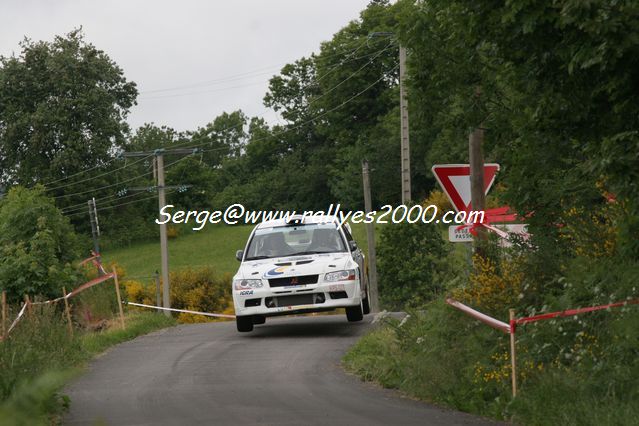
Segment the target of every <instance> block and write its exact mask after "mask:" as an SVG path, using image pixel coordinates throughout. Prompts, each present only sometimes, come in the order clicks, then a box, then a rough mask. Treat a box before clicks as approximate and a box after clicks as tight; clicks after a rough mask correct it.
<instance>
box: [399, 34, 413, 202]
mask: <svg viewBox="0 0 639 426" xmlns="http://www.w3.org/2000/svg"><path fill="white" fill-rule="evenodd" d="M399 109H400V114H401V138H402V139H401V154H402V155H401V160H402V165H401V167H402V204H406V203H408V202H409V201H410V200H411V199H412V195H411V180H410V141H409V137H408V98H407V97H406V48H405V47H403V46H400V47H399Z"/></svg>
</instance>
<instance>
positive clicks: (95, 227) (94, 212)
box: [87, 197, 103, 276]
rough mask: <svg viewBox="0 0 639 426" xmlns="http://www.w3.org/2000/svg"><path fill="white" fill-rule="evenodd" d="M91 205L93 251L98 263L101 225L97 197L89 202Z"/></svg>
mask: <svg viewBox="0 0 639 426" xmlns="http://www.w3.org/2000/svg"><path fill="white" fill-rule="evenodd" d="M87 204H88V205H89V220H90V221H91V236H92V237H93V251H94V252H95V254H96V255H97V256H98V259H97V260H98V262H101V261H102V259H101V256H100V242H99V237H100V225H99V223H98V209H97V208H96V206H95V197H94V198H92V199H90V200H89V201H87ZM98 275H100V276H101V275H103V274H102V270H101V269H100V268H98Z"/></svg>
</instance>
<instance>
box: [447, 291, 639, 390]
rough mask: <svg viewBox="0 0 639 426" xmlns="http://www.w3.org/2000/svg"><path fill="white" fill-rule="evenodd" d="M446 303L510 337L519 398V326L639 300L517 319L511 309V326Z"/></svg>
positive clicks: (451, 301) (453, 302)
mask: <svg viewBox="0 0 639 426" xmlns="http://www.w3.org/2000/svg"><path fill="white" fill-rule="evenodd" d="M446 303H447V304H449V305H450V306H452V307H454V308H457V309H459V310H460V311H462V312H464V313H466V314H467V315H469V316H471V317H473V318H475V319H477V320H479V321H481V322H483V323H484V324H487V325H489V326H491V327H492V328H495V329H497V330H500V331H503V332H504V333H507V334H509V335H510V363H511V382H512V393H513V397H514V396H517V368H516V361H515V360H516V354H515V333H516V332H517V325H524V324H528V323H532V322H537V321H543V320H548V319H552V318H560V317H572V316H575V315H579V314H584V313H587V312H594V311H600V310H603V309H610V308H619V307H622V306H626V305H639V299H633V300H626V301H624V302H615V303H609V304H607V305H598V306H589V307H586V308H577V309H567V310H565V311H557V312H549V313H546V314H540V315H534V316H531V317H522V318H516V317H515V310H514V309H510V310H509V315H510V321H509V324H506V323H505V322H503V321H499V320H498V319H495V318H493V317H490V316H488V315H486V314H483V313H481V312H479V311H477V310H475V309H473V308H471V307H469V306H466V305H464V304H463V303H461V302H458V301H457V300H455V299H451V298H447V299H446Z"/></svg>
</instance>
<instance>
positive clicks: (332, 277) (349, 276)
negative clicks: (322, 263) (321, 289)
mask: <svg viewBox="0 0 639 426" xmlns="http://www.w3.org/2000/svg"><path fill="white" fill-rule="evenodd" d="M354 279H355V269H347V270H345V271H336V272H329V273H328V274H326V275H324V281H328V282H332V281H352V280H354Z"/></svg>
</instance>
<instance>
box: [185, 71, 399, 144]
mask: <svg viewBox="0 0 639 426" xmlns="http://www.w3.org/2000/svg"><path fill="white" fill-rule="evenodd" d="M397 68H399V65H395V66H394V67H393V68H392V69H391V70H390V71H388V72H387V73H384V75H382V76H381V77H380V78H378V79H377V80H375V81H374V82H373V83H372V84H370V85H368V86H367V87H366V88H365V89H363V90H361V91H359V92H358V93H356V94H354V95H353V96H351V97H350V98H348V99H347V100H345V101H344V102H342V103H341V104H339V105H337V106H335V107H333V108H331V109H329V110H326V111H324V112H323V113H321V114H319V115H318V116H316V117H313V118H311V119H309V120H306V121H304V122H302V123H300V124H298V125H296V126H293V127H289V128H287V129H284V130H282V131H280V132H275V133H273V134H271V135H269V136H268V137H274V136H280V135H283V134H285V133H287V132H290V131H292V130H297V129H300V128H302V127H303V126H305V125H306V124H309V123H312V122H314V121H316V120H318V119H320V118H322V117H324V116H325V115H327V114H330V113H331V112H333V111H336V110H338V109H340V108H341V107H343V106H344V105H346V104H348V103H349V102H351V101H352V100H353V99H355V98H357V97H359V96H361V95H362V94H364V93H365V92H367V91H368V90H370V89H371V88H372V87H373V86H375V85H376V84H377V83H379V82H380V81H382V80H383V79H384V78H386V77H388V75H389V74H390V73H391V72H393V71H395V70H396V69H397ZM265 139H266V138H262V139H255V140H254V141H262V140H265ZM201 145H204V144H197V145H193V146H190V147H187V148H197V147H198V146H201Z"/></svg>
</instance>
